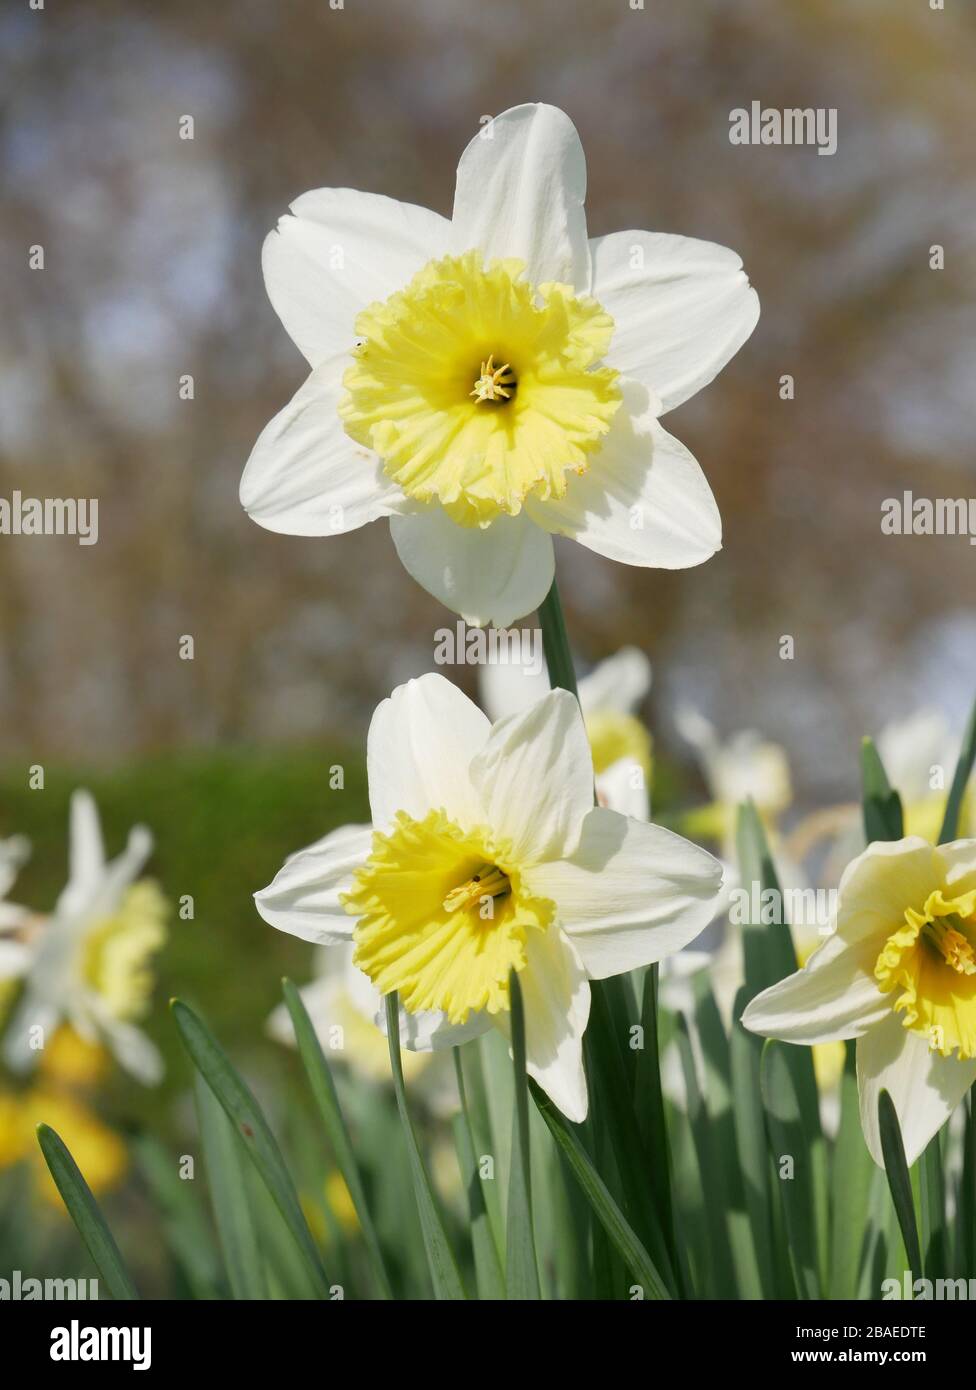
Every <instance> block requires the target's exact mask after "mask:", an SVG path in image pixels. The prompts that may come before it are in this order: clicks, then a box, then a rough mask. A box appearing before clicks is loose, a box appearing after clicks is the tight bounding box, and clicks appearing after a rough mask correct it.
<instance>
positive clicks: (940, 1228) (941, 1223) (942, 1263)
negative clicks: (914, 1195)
mask: <svg viewBox="0 0 976 1390" xmlns="http://www.w3.org/2000/svg"><path fill="white" fill-rule="evenodd" d="M919 1169H920V1173H919V1180H920V1188H921V1190H920V1196H921V1202H920V1207H921V1227H922V1248H923V1251H924V1255H923V1261H922V1263H923V1265H924V1269H925V1278H926V1279H942V1278H944V1277H945V1276H946V1274H947V1273H948V1251H947V1249H946V1241H947V1238H948V1236H947V1231H946V1205H945V1172H944V1169H943V1164H942V1147H941V1144H940V1142H939V1135H938V1134H934V1135H933V1136H932V1138H931V1139H930V1140H929V1142H928V1144H927V1145H926V1147H925V1152H924V1153H923V1154H922V1156H921V1158H920V1159H919Z"/></svg>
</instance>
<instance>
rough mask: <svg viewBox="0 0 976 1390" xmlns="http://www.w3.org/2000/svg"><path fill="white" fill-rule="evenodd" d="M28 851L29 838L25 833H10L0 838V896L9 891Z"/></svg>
mask: <svg viewBox="0 0 976 1390" xmlns="http://www.w3.org/2000/svg"><path fill="white" fill-rule="evenodd" d="M30 852H31V845H30V840H28V839H27V837H26V836H25V835H11V836H10V838H9V839H6V840H0V898H5V897H6V896H7V894H8V893H9V892H10V890H11V888H12V887H13V885H14V881H15V879H16V877H17V875H18V873H19V872H20V870H21V868H22V866H23V865H24V863H25V862H26V861H27V860H28V859H29V858H30Z"/></svg>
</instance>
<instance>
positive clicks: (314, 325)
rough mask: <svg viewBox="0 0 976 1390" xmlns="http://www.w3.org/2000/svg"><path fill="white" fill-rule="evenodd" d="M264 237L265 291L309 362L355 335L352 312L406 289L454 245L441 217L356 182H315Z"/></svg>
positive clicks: (349, 343)
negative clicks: (362, 188)
mask: <svg viewBox="0 0 976 1390" xmlns="http://www.w3.org/2000/svg"><path fill="white" fill-rule="evenodd" d="M291 210H292V214H293V215H292V216H285V217H282V218H281V220H280V221H279V223H278V228H277V231H274V232H271V233H270V234H269V236H268V237H267V239H266V241H265V243H264V250H263V252H262V266H263V269H264V283H265V285H266V286H267V291H268V298H269V299H270V300H271V303H272V304H273V305H274V308H275V311H276V313H277V314H278V317H279V318H280V319H281V322H282V323H283V324H284V326H285V328H286V329H287V331H288V334H289V336H290V337H291V339H292V341H293V342H294V343H295V345H296V346H297V347H298V348H299V349H300V351H301V352H303V353H304V355H305V357H306V358H307V359H308V361H309V364H310V365H311V366H312V367H316V366H318V364H319V363H320V362H322V361H324V360H325V359H326V358H327V357H332V356H334V355H335V354H337V353H348V352H350V351H351V349H352V348H353V347H354V345H355V342H356V328H355V325H356V317H357V315H358V314H359V311H360V310H361V309H364V308H365V307H366V305H367V304H371V303H372V302H373V301H374V300H378V299H387V298H388V297H389V296H390V295H391V294H393V292H394V291H395V290H400V289H403V287H404V285H406V284H407V283H408V282H409V281H410V280H411V279H412V278H413V276H414V275H415V274H416V273H417V271H418V270H420V268H421V267H422V266H424V265H426V264H427V262H428V261H430V260H433V259H435V257H437V256H444V255H446V254H447V252H448V251H449V250H450V247H451V224H450V222H448V221H447V219H446V218H444V217H441V216H439V215H438V214H437V213H436V212H430V211H428V209H427V208H420V207H415V206H414V205H413V204H412V203H399V202H397V201H396V200H395V199H394V198H384V197H383V196H382V195H380V194H377V193H360V192H359V191H358V190H357V189H354V188H319V189H315V190H313V191H312V192H311V193H305V194H303V195H302V197H300V198H298V199H297V200H296V201H295V202H294V203H292V205H291Z"/></svg>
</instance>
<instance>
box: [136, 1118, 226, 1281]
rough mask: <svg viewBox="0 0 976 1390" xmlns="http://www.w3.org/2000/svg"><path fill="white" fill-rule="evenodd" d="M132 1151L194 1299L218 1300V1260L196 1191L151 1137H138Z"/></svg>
mask: <svg viewBox="0 0 976 1390" xmlns="http://www.w3.org/2000/svg"><path fill="white" fill-rule="evenodd" d="M132 1150H133V1153H134V1154H135V1156H136V1158H137V1161H138V1164H139V1168H140V1170H141V1172H142V1175H143V1177H144V1179H145V1181H146V1184H147V1186H148V1188H149V1192H150V1196H151V1198H152V1201H153V1203H154V1205H155V1207H156V1209H157V1210H158V1211H159V1214H160V1217H161V1219H162V1223H163V1228H164V1231H165V1235H166V1244H167V1246H168V1247H169V1249H170V1250H171V1251H172V1253H173V1256H174V1258H175V1260H176V1261H177V1263H178V1264H179V1267H180V1270H181V1272H182V1275H183V1278H184V1279H185V1280H186V1282H187V1284H188V1285H189V1288H190V1289H191V1291H192V1294H193V1297H194V1298H195V1299H211V1298H219V1297H220V1290H219V1283H220V1259H219V1256H218V1254H217V1251H216V1249H215V1247H214V1243H213V1233H212V1229H211V1227H210V1223H209V1221H208V1220H207V1219H206V1212H205V1211H204V1208H203V1204H202V1202H201V1200H200V1198H199V1197H198V1195H197V1192H196V1191H195V1189H196V1188H197V1187H198V1184H197V1183H193V1182H187V1181H185V1179H184V1177H182V1176H181V1174H180V1169H179V1165H178V1164H177V1161H176V1158H175V1155H174V1154H172V1153H171V1152H170V1151H169V1149H168V1148H167V1147H166V1146H165V1145H163V1144H161V1143H160V1141H159V1140H158V1139H156V1138H155V1137H154V1136H153V1135H151V1134H139V1135H137V1136H135V1137H134V1138H133V1140H132Z"/></svg>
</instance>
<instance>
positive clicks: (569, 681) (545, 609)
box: [539, 576, 579, 699]
mask: <svg viewBox="0 0 976 1390" xmlns="http://www.w3.org/2000/svg"><path fill="white" fill-rule="evenodd" d="M539 626H540V627H541V628H542V646H543V650H544V651H545V654H546V666H547V667H548V668H549V684H550V685H551V686H552V688H553V690H557V689H558V690H568V691H569V693H570V694H571V695H575V696H576V698H577V699H579V691H578V690H577V688H576V670H575V668H574V666H573V653H572V651H571V650H570V646H569V634H568V633H567V632H566V619H565V617H564V616H563V605H562V602H561V600H560V598H559V585H558V584H557V582H556V578H555V576H553V581H552V588H551V589H550V590H549V592H548V594H546V596H545V598H544V599H543V600H542V602H541V603H540V604H539Z"/></svg>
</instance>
